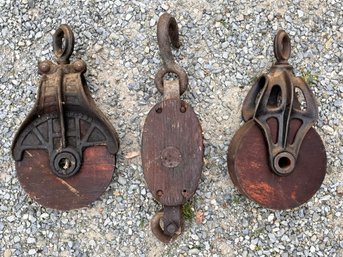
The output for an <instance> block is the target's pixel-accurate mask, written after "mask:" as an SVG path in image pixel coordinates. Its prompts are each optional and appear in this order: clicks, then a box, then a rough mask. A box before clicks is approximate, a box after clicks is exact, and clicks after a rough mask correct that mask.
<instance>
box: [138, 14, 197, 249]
mask: <svg viewBox="0 0 343 257" xmlns="http://www.w3.org/2000/svg"><path fill="white" fill-rule="evenodd" d="M157 38H158V44H159V48H160V52H161V57H162V60H163V67H162V68H161V69H160V70H159V71H158V72H157V74H156V77H155V84H156V87H157V88H158V89H159V91H160V92H161V93H162V94H163V96H164V100H163V101H162V102H160V103H158V104H156V105H155V106H154V107H153V108H152V109H151V111H150V112H149V114H148V116H147V118H146V120H145V124H144V128H143V134H142V162H143V169H144V178H145V180H146V182H147V184H148V187H149V189H150V191H151V192H152V195H153V196H154V198H155V199H156V200H157V201H159V202H160V203H161V204H162V205H163V211H162V212H159V213H157V214H156V215H155V216H154V217H153V218H152V220H151V228H152V232H153V233H154V234H155V236H156V237H157V238H158V239H159V240H161V241H162V242H165V243H168V242H170V241H172V240H174V239H175V238H176V237H177V236H178V235H179V234H180V233H181V231H182V229H183V215H182V205H183V204H184V203H186V202H187V201H188V200H189V199H190V198H191V197H192V196H193V194H194V193H195V191H196V189H197V186H198V183H199V179H200V176H201V171H202V166H203V139H202V129H201V126H200V123H199V120H198V118H197V116H196V114H195V112H194V111H193V109H192V107H191V106H190V105H189V104H187V103H186V102H185V101H183V100H181V99H180V95H181V94H182V93H183V92H184V91H185V90H186V89H187V84H188V78H187V74H186V72H185V71H184V69H183V68H181V67H180V66H179V65H178V64H177V63H176V62H175V61H174V58H173V56H172V52H171V46H170V44H172V45H173V46H174V47H180V42H179V34H178V27H177V23H176V20H175V18H173V17H172V16H171V15H169V14H167V13H165V14H163V15H162V16H161V17H160V18H159V21H158V25H157ZM166 73H175V74H176V75H177V76H178V80H171V81H168V80H164V79H163V77H164V75H165V74H166Z"/></svg>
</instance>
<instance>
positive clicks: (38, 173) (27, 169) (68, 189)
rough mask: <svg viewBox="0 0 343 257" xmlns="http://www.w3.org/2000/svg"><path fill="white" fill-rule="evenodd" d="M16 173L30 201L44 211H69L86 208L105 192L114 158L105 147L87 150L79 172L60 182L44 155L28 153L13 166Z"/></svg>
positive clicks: (26, 151) (47, 157)
mask: <svg viewBox="0 0 343 257" xmlns="http://www.w3.org/2000/svg"><path fill="white" fill-rule="evenodd" d="M16 169H17V176H18V179H19V182H20V184H21V185H22V187H23V188H24V190H25V191H26V192H27V194H28V195H29V196H30V197H31V198H32V199H34V200H35V201H37V202H38V203H40V204H41V205H43V206H45V207H48V208H54V209H59V210H71V209H76V208H81V207H85V206H87V205H89V204H90V203H91V202H93V201H95V200H96V199H98V198H99V196H100V195H101V194H102V193H103V192H104V191H105V190H106V188H107V186H108V185H109V184H110V182H111V180H112V176H113V172H114V169H115V155H113V154H110V153H109V152H108V150H107V147H106V146H92V147H88V148H86V149H85V150H84V152H83V162H82V165H81V168H80V170H79V172H77V173H76V174H75V175H74V176H72V177H69V178H63V179H62V178H60V177H58V176H56V175H55V174H54V173H53V172H52V171H51V168H50V166H49V156H48V153H47V151H45V150H39V149H30V150H25V152H24V156H23V159H22V160H21V161H17V162H16Z"/></svg>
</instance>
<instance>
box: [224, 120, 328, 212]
mask: <svg viewBox="0 0 343 257" xmlns="http://www.w3.org/2000/svg"><path fill="white" fill-rule="evenodd" d="M297 127H298V122H297V121H294V122H291V128H290V133H291V134H293V133H294V132H296V129H297ZM270 128H271V130H272V133H273V134H274V133H276V130H277V124H276V123H270ZM279 165H280V166H281V167H284V168H286V167H287V166H288V165H290V164H289V163H288V161H287V159H280V160H279ZM228 168H229V174H230V177H231V179H232V181H233V183H234V185H235V186H237V188H238V189H239V191H240V192H241V193H242V194H243V195H245V196H247V197H248V198H249V199H251V200H253V201H255V202H256V203H258V204H260V205H262V206H264V207H266V208H270V209H278V210H281V209H290V208H295V207H297V206H299V205H301V204H303V203H305V202H307V201H308V200H309V199H311V197H312V196H313V195H314V194H315V193H316V192H317V190H318V189H319V188H320V186H321V184H322V182H323V180H324V177H325V171H326V153H325V148H324V145H323V142H322V140H321V139H320V136H319V135H318V133H317V132H316V131H315V130H314V129H313V128H311V129H310V130H309V131H308V133H307V134H306V136H305V138H304V140H303V142H302V144H301V147H300V151H299V155H298V159H297V161H296V165H295V167H294V170H293V171H292V173H291V174H289V175H287V176H279V175H277V174H275V173H274V172H273V170H272V169H271V168H270V166H269V162H268V150H267V146H266V143H265V138H264V135H263V132H262V131H261V129H260V128H259V126H258V125H257V124H256V123H255V122H254V121H253V120H250V121H248V122H247V123H246V124H244V125H243V126H242V127H241V128H240V129H239V130H238V131H237V133H236V134H235V136H234V138H233V139H232V141H231V143H230V148H229V152H228Z"/></svg>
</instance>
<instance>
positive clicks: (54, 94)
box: [12, 25, 119, 210]
mask: <svg viewBox="0 0 343 257" xmlns="http://www.w3.org/2000/svg"><path fill="white" fill-rule="evenodd" d="M63 40H64V44H63ZM53 46H54V53H55V55H56V57H57V64H54V63H52V62H50V61H44V62H41V63H39V65H38V68H39V73H40V74H42V79H41V83H40V86H39V91H38V97H37V101H36V104H35V106H34V107H33V109H32V111H31V112H30V114H29V115H28V117H27V118H26V119H25V121H24V122H23V124H22V125H21V126H20V128H19V131H18V132H17V134H16V136H15V138H14V141H13V145H12V154H13V158H14V160H15V162H16V170H17V176H18V179H19V182H20V183H21V185H22V187H23V188H24V190H25V191H26V192H27V193H28V194H29V196H30V197H32V198H33V199H34V200H35V201H37V202H38V203H40V204H42V205H43V206H45V207H49V208H54V209H60V210H70V209H75V208H80V207H84V206H87V205H88V204H90V203H91V202H93V201H95V200H96V199H97V198H98V197H99V196H100V195H101V194H102V193H103V192H104V191H105V189H106V188H107V186H108V185H109V183H110V182H111V180H112V175H113V171H114V168H115V154H116V152H117V151H118V148H119V141H118V137H117V135H116V132H115V130H114V128H113V126H112V125H111V124H110V123H109V121H108V120H107V119H106V117H105V116H104V115H103V113H102V112H101V111H100V110H99V109H98V108H97V106H96V105H95V102H94V101H93V99H92V98H91V96H90V93H89V91H88V88H87V85H86V82H85V79H84V78H83V74H84V72H85V71H86V64H85V63H84V62H83V61H82V60H77V61H74V62H72V63H70V62H69V57H70V55H71V54H72V51H73V47H74V35H73V32H72V30H71V29H70V27H69V26H68V25H61V26H60V27H59V28H58V30H57V31H56V32H55V34H54V37H53Z"/></svg>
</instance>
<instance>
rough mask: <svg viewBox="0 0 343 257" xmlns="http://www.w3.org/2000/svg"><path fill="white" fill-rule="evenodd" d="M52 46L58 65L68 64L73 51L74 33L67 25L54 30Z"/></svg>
mask: <svg viewBox="0 0 343 257" xmlns="http://www.w3.org/2000/svg"><path fill="white" fill-rule="evenodd" d="M63 39H64V42H63ZM52 46H53V51H54V53H55V55H56V57H57V63H58V64H68V63H70V61H69V57H70V56H71V54H72V53H73V50H74V33H73V31H72V30H71V28H70V27H69V26H68V25H66V24H62V25H61V26H60V27H59V28H58V29H57V30H56V32H55V34H54V35H53V43H52Z"/></svg>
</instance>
